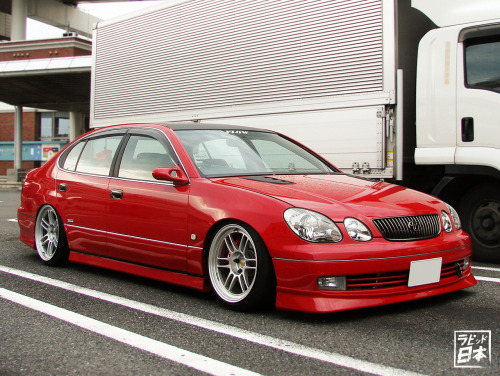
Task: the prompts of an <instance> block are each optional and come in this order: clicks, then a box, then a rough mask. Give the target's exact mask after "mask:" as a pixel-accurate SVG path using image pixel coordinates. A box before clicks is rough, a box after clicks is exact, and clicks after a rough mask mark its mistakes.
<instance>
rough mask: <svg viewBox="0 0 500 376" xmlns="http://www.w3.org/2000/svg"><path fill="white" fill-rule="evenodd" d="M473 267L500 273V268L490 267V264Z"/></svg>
mask: <svg viewBox="0 0 500 376" xmlns="http://www.w3.org/2000/svg"><path fill="white" fill-rule="evenodd" d="M472 269H477V270H489V271H491V272H499V273H500V268H490V267H488V266H473V267H472Z"/></svg>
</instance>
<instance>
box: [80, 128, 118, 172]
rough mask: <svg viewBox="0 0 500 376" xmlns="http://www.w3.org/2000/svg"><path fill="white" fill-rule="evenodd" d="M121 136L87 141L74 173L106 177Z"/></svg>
mask: <svg viewBox="0 0 500 376" xmlns="http://www.w3.org/2000/svg"><path fill="white" fill-rule="evenodd" d="M121 140H122V136H108V137H101V138H94V139H91V140H88V141H87V143H86V144H85V147H84V149H83V152H82V154H81V156H80V159H79V160H78V163H77V165H76V171H78V172H86V173H89V174H95V175H108V174H109V169H110V167H111V163H112V162H113V157H114V155H115V153H116V150H117V149H118V146H119V145H120V141H121Z"/></svg>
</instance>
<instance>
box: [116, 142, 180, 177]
mask: <svg viewBox="0 0 500 376" xmlns="http://www.w3.org/2000/svg"><path fill="white" fill-rule="evenodd" d="M175 165H176V163H175V162H174V160H173V158H172V157H171V153H169V152H168V150H167V148H166V147H165V146H164V145H163V144H162V143H161V142H160V141H158V140H157V139H155V138H152V137H148V136H138V135H133V136H131V137H130V139H129V140H128V142H127V146H126V147H125V151H124V153H123V157H122V161H121V163H120V169H119V171H118V177H120V178H127V179H137V180H149V181H154V180H155V178H153V175H152V173H153V170H154V169H155V168H157V167H173V166H175Z"/></svg>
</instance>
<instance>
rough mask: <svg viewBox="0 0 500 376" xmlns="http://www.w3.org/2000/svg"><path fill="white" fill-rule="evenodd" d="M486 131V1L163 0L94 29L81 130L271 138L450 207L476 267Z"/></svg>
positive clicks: (489, 40)
mask: <svg viewBox="0 0 500 376" xmlns="http://www.w3.org/2000/svg"><path fill="white" fill-rule="evenodd" d="M499 119H500V1H491V0H438V1H435V0H412V1H410V0H265V1H263V0H173V1H168V2H165V3H163V4H159V5H156V6H154V7H152V8H148V9H146V10H142V11H140V12H137V13H134V14H132V15H129V16H123V17H119V18H116V19H113V20H108V21H102V22H99V23H98V24H97V25H96V26H95V28H94V34H93V66H92V98H91V127H101V126H105V125H110V124H117V123H126V122H160V121H161V122H165V121H195V122H200V121H201V122H213V123H230V124H231V123H232V124H241V125H250V126H255V127H260V128H267V129H273V130H276V131H279V132H281V133H284V134H287V135H289V136H291V137H293V138H295V139H297V140H299V141H301V142H302V143H303V144H305V145H307V146H309V147H311V148H312V149H313V150H315V151H317V152H319V153H320V154H322V155H323V156H324V157H325V158H327V159H328V160H330V161H331V162H332V163H334V164H335V165H337V166H338V167H339V168H340V169H342V170H343V171H344V172H347V173H351V174H355V175H360V176H364V177H367V178H373V179H380V180H391V181H395V182H397V183H399V184H402V185H406V186H410V187H413V188H416V189H419V190H423V191H427V192H429V193H432V194H434V195H436V196H438V197H440V198H442V199H443V200H445V201H447V202H449V203H450V204H452V205H453V206H455V207H456V208H457V209H458V211H459V213H460V214H461V219H462V222H463V225H464V228H465V229H466V230H467V231H468V232H469V234H470V235H471V238H472V242H473V249H474V255H475V257H476V258H477V259H480V260H488V261H500V171H499V170H500V120H499ZM402 205H404V203H402Z"/></svg>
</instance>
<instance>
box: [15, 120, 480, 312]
mask: <svg viewBox="0 0 500 376" xmlns="http://www.w3.org/2000/svg"><path fill="white" fill-rule="evenodd" d="M18 219H19V226H20V229H21V235H20V238H21V240H22V241H23V242H25V243H26V244H28V245H29V246H31V247H33V248H35V249H36V250H37V252H38V254H39V256H40V258H41V259H42V260H43V262H44V263H46V264H48V265H58V264H64V263H66V262H68V261H71V262H76V263H83V264H89V265H95V266H99V267H103V268H108V269H114V270H118V271H122V272H126V273H131V274H136V275H139V276H144V277H149V278H153V279H157V280H160V281H165V282H169V283H174V284H179V285H183V286H188V287H192V288H195V289H198V290H203V291H209V290H210V289H212V290H213V291H214V292H215V294H216V296H217V297H218V298H219V300H220V301H221V302H222V303H223V304H224V305H226V306H228V307H230V308H233V309H239V310H249V309H254V308H256V307H257V306H261V305H264V304H275V306H276V307H277V308H279V309H288V310H300V311H309V312H333V311H340V310H346V309H353V308H360V307H369V306H377V305H382V304H389V303H395V302H401V301H406V300H413V299H418V298H423V297H428V296H433V295H437V294H443V293H447V292H450V291H455V290H459V289H463V288H465V287H469V286H473V285H474V284H476V281H475V279H474V277H473V275H472V274H471V266H470V257H471V243H470V239H469V236H468V235H467V234H466V233H464V232H463V230H462V228H461V225H460V219H459V218H458V215H457V213H456V211H455V210H454V209H453V208H452V207H451V206H449V205H447V204H446V203H444V202H442V201H440V200H439V199H437V198H435V197H432V196H429V195H426V194H423V193H420V192H416V191H413V190H410V189H407V188H403V187H400V186H397V185H392V184H388V183H384V182H374V181H370V180H367V179H363V178H361V177H355V176H350V175H346V174H343V173H341V172H340V171H339V170H338V169H337V168H335V167H334V166H333V165H331V164H330V163H329V162H328V161H326V160H324V159H323V158H322V157H320V156H319V155H317V154H315V153H314V152H312V151H310V150H308V149H307V148H305V147H303V146H302V145H300V144H299V143H297V142H295V141H293V140H291V139H289V138H287V137H285V136H283V135H280V134H278V133H275V132H271V131H265V130H258V129H251V128H242V127H236V126H225V125H222V126H221V125H205V124H197V123H189V124H168V125H162V124H125V125H119V126H113V127H108V128H103V129H99V130H95V131H92V132H89V133H87V134H86V135H84V136H82V137H80V138H79V139H78V140H76V141H74V142H73V143H71V144H70V145H69V146H67V147H66V148H65V149H64V150H63V151H62V152H61V153H59V154H58V155H57V156H56V157H54V158H53V159H51V160H50V161H49V162H47V163H46V164H45V165H44V166H43V167H41V168H38V169H35V170H32V171H30V172H29V173H28V175H27V176H26V180H25V182H24V185H23V191H22V200H21V206H20V207H19V210H18Z"/></svg>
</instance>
